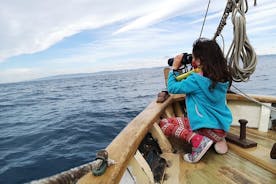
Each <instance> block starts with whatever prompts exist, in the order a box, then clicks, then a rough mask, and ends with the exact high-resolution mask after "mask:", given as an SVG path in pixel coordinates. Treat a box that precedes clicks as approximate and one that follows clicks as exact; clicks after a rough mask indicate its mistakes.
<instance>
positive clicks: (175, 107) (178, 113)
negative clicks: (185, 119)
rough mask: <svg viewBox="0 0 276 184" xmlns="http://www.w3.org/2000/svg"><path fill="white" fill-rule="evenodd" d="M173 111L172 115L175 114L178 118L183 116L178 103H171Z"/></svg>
mask: <svg viewBox="0 0 276 184" xmlns="http://www.w3.org/2000/svg"><path fill="white" fill-rule="evenodd" d="M173 109H174V113H175V115H176V116H178V117H181V116H183V110H182V107H181V105H180V102H175V103H173Z"/></svg>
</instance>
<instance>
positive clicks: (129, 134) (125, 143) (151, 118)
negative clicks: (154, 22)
mask: <svg viewBox="0 0 276 184" xmlns="http://www.w3.org/2000/svg"><path fill="white" fill-rule="evenodd" d="M172 100H173V98H171V97H169V98H168V99H167V100H166V101H165V102H163V103H156V102H152V103H151V104H149V106H148V107H147V108H146V109H145V110H144V111H142V112H141V113H140V114H139V115H138V116H136V117H135V118H134V119H133V120H132V121H131V122H130V123H129V124H128V125H127V126H126V127H125V128H124V129H123V130H122V131H121V133H120V134H119V135H118V136H117V137H116V138H115V139H114V140H113V141H112V142H111V144H110V145H109V146H108V147H107V148H106V150H107V151H108V153H109V157H110V158H111V159H113V160H115V161H116V162H117V164H115V165H113V166H110V167H108V169H107V171H106V172H105V174H103V175H102V176H98V177H95V176H93V175H92V174H91V173H88V174H86V175H85V176H84V177H82V178H81V179H80V180H79V181H78V183H80V184H89V183H97V184H106V183H108V184H114V183H119V181H120V179H121V177H122V175H123V173H124V171H125V170H126V168H127V165H128V163H129V161H130V158H132V157H133V156H134V154H135V152H136V150H137V148H138V146H139V144H140V142H141V141H142V139H143V138H144V136H145V135H146V133H147V132H148V130H149V129H150V128H151V126H152V124H153V123H154V122H156V121H157V120H158V119H159V118H160V115H161V114H162V113H163V111H164V110H165V108H166V107H167V106H168V105H169V104H171V103H172Z"/></svg>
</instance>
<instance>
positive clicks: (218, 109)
mask: <svg viewBox="0 0 276 184" xmlns="http://www.w3.org/2000/svg"><path fill="white" fill-rule="evenodd" d="M211 83H212V81H211V80H210V79H209V78H206V77H204V76H202V75H199V74H197V73H192V74H191V75H190V76H189V77H188V78H187V79H184V80H181V81H177V80H176V79H175V75H174V73H173V72H172V71H171V72H170V73H169V77H168V92H169V93H172V94H183V93H185V94H186V107H187V114H188V118H189V121H190V125H191V128H192V130H197V129H200V128H214V129H222V130H224V131H227V132H228V131H229V128H230V125H231V123H232V113H231V111H230V110H229V108H228V106H227V104H226V93H227V89H228V86H229V82H225V83H222V82H218V83H217V84H216V87H215V88H214V89H213V90H209V86H210V84H211Z"/></svg>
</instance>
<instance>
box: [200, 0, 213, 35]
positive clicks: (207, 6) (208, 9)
mask: <svg viewBox="0 0 276 184" xmlns="http://www.w3.org/2000/svg"><path fill="white" fill-rule="evenodd" d="M210 2H211V0H209V2H208V6H207V9H206V12H205V16H204V20H203V23H202V26H201V31H200V35H199V38H201V35H202V31H203V27H204V25H205V21H206V17H207V14H208V11H209V6H210Z"/></svg>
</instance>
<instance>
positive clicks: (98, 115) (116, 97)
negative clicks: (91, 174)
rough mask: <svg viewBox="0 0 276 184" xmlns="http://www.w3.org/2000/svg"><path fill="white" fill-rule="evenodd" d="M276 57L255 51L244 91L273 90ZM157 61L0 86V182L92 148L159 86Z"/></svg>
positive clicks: (45, 170)
mask: <svg viewBox="0 0 276 184" xmlns="http://www.w3.org/2000/svg"><path fill="white" fill-rule="evenodd" d="M275 69H276V56H275V55H270V56H260V57H259V62H258V65H257V68H256V71H255V72H254V74H253V75H252V76H251V78H250V80H249V81H248V82H246V83H234V86H235V87H237V88H239V89H240V90H242V91H243V92H245V93H254V94H262V95H264V94H265V95H276V81H275V79H276V77H275V75H274V74H275V71H276V70H275ZM163 76H164V75H163V67H160V68H150V69H137V70H124V71H113V72H100V73H93V74H82V75H67V76H59V77H54V78H48V79H47V80H46V79H45V80H36V81H29V82H20V83H10V84H0V183H3V184H4V183H5V184H9V183H11V184H15V183H25V182H29V181H31V180H35V179H39V178H43V177H47V176H51V175H53V174H56V173H58V172H62V171H65V170H68V169H70V168H73V167H76V166H79V165H82V164H85V163H87V162H91V161H93V159H94V158H95V154H96V152H97V151H98V150H100V149H103V148H105V147H106V146H107V145H108V144H109V143H110V142H111V141H112V139H113V138H115V136H116V135H118V133H119V132H120V131H121V130H122V129H123V127H125V126H126V124H127V123H129V122H130V121H131V120H132V119H133V118H134V117H135V116H137V115H138V114H139V113H140V112H141V111H142V110H143V109H144V108H145V107H146V106H147V105H148V104H149V103H150V102H151V101H153V100H155V99H156V96H157V94H158V92H160V91H161V90H163V89H164V88H165V82H164V77H163Z"/></svg>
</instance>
